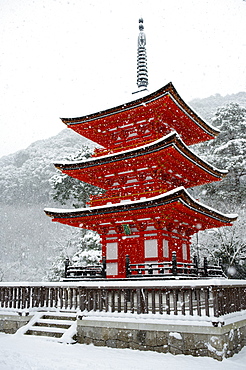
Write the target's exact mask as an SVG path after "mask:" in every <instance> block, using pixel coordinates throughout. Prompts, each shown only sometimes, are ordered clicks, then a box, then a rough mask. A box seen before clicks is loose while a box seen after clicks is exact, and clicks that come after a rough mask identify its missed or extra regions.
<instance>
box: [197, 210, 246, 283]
mask: <svg viewBox="0 0 246 370" xmlns="http://www.w3.org/2000/svg"><path fill="white" fill-rule="evenodd" d="M245 228H246V220H245V217H244V215H242V216H241V217H239V219H238V220H237V221H236V222H235V223H234V225H233V226H226V227H221V228H218V229H211V230H205V231H202V232H199V235H198V238H197V236H194V237H193V243H192V252H193V253H194V254H196V255H197V254H198V255H199V258H200V259H202V258H203V257H205V256H206V257H207V258H208V259H209V261H210V263H215V264H218V263H220V264H221V265H222V267H223V270H224V272H225V274H226V275H227V276H228V277H230V278H237V279H245V278H246V235H245V233H244V232H242V230H245ZM197 243H198V244H197Z"/></svg>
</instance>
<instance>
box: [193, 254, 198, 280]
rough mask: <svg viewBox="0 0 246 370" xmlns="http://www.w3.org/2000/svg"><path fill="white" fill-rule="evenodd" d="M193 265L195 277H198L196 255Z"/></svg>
mask: <svg viewBox="0 0 246 370" xmlns="http://www.w3.org/2000/svg"><path fill="white" fill-rule="evenodd" d="M193 263H194V272H195V275H196V276H198V258H197V256H196V255H195V256H194V257H193Z"/></svg>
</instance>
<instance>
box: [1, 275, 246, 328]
mask: <svg viewBox="0 0 246 370" xmlns="http://www.w3.org/2000/svg"><path fill="white" fill-rule="evenodd" d="M131 283H132V284H128V285H127V284H126V283H124V282H121V281H118V282H115V284H114V285H112V284H111V285H110V284H107V282H106V283H105V284H98V285H96V284H95V283H94V284H92V282H88V283H87V284H86V285H85V284H84V285H81V284H79V283H75V284H73V285H71V284H69V283H57V285H56V284H51V283H46V284H42V285H40V284H38V283H33V285H29V284H28V283H26V284H24V283H23V284H20V285H19V284H16V285H14V283H11V284H9V285H8V284H4V283H0V312H1V310H4V311H6V310H9V311H15V312H20V313H21V312H22V311H25V312H29V311H31V310H50V309H66V310H76V311H82V312H83V311H98V312H118V313H132V314H133V313H136V314H148V313H152V314H161V315H176V316H184V315H191V316H193V315H197V316H201V317H204V318H205V317H206V318H211V321H212V322H215V321H216V320H215V319H214V318H219V317H221V316H224V315H226V314H229V313H233V312H240V311H242V310H246V282H245V281H242V282H241V281H238V280H237V281H234V282H233V281H229V280H228V281H226V280H225V281H222V280H218V281H216V280H215V281H213V280H212V281H211V282H210V283H209V281H208V280H203V281H196V282H195V281H192V282H190V285H189V284H188V283H187V280H183V281H180V280H179V281H178V282H175V281H173V282H172V283H171V282H168V284H166V281H165V283H164V282H163V281H159V282H155V286H151V285H152V284H153V281H149V282H147V281H146V282H145V284H142V283H141V282H140V281H138V284H137V286H136V284H135V286H134V284H133V283H134V282H131ZM135 283H136V282H135Z"/></svg>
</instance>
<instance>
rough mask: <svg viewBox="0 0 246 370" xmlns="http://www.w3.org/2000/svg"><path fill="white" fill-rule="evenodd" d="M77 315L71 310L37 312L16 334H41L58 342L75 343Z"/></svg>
mask: <svg viewBox="0 0 246 370" xmlns="http://www.w3.org/2000/svg"><path fill="white" fill-rule="evenodd" d="M76 332H77V315H76V313H73V312H72V313H71V312H37V313H36V314H35V315H34V316H33V317H32V319H31V320H30V321H29V323H28V324H27V325H25V326H23V327H22V328H20V329H19V330H18V331H17V332H16V334H23V335H33V336H41V337H42V338H45V339H48V340H52V341H55V342H60V343H70V344H73V343H76V341H75V340H74V339H73V338H74V336H75V335H76Z"/></svg>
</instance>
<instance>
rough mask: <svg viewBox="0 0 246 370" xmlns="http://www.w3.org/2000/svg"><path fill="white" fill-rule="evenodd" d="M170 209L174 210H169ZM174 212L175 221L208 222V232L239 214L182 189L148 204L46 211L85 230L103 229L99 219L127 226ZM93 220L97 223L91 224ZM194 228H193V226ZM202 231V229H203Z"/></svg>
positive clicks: (228, 222) (234, 218)
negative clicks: (212, 205) (130, 221)
mask: <svg viewBox="0 0 246 370" xmlns="http://www.w3.org/2000/svg"><path fill="white" fill-rule="evenodd" d="M170 205H171V209H170V207H169V206H170ZM167 207H169V208H167ZM171 210H172V212H173V214H175V217H179V218H180V220H181V219H182V220H185V219H186V218H187V217H189V218H190V217H192V218H193V219H196V223H197V224H200V222H202V221H203V220H204V222H205V224H206V227H204V228H212V227H216V226H223V225H224V226H226V225H228V224H230V223H231V222H232V221H235V220H236V219H237V215H236V214H223V213H220V212H218V211H217V210H215V209H213V208H210V207H207V206H205V205H204V204H202V203H200V202H198V201H196V200H195V199H194V198H192V197H191V196H190V194H189V193H188V192H187V190H186V189H185V188H184V187H182V186H181V187H178V188H176V189H173V190H171V191H169V192H167V193H165V194H162V195H158V196H156V197H152V198H148V199H145V200H137V201H129V202H124V203H117V204H114V205H112V204H110V205H104V206H97V207H90V208H80V209H54V208H45V210H44V211H45V213H46V214H47V215H48V216H49V217H51V218H53V219H54V221H58V222H61V223H68V224H73V222H70V221H73V219H74V221H75V224H74V225H73V226H77V227H85V226H86V225H87V224H90V223H91V222H93V224H94V223H95V222H96V223H97V225H95V227H96V228H97V227H98V226H99V219H100V222H102V221H103V222H106V220H111V219H114V218H117V221H121V222H124V219H127V218H126V217H128V218H129V216H130V218H131V219H134V218H135V219H136V218H139V217H143V215H144V214H146V213H147V214H148V215H149V217H155V216H157V215H158V217H162V214H163V216H165V217H164V219H165V218H166V216H167V214H168V212H170V211H171ZM140 215H141V216H140ZM175 217H174V218H175ZM90 219H91V220H93V221H91V222H89V221H90ZM168 222H173V220H172V218H170V217H169V221H168ZM190 227H192V225H190ZM195 227H196V226H195ZM89 228H90V227H89ZM200 228H202V225H201V227H200Z"/></svg>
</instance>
